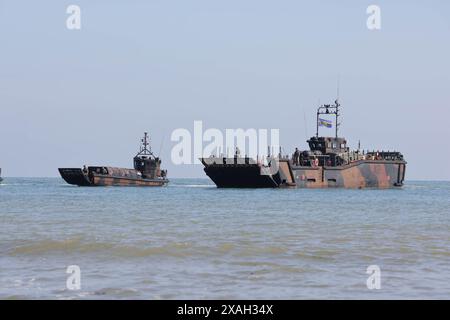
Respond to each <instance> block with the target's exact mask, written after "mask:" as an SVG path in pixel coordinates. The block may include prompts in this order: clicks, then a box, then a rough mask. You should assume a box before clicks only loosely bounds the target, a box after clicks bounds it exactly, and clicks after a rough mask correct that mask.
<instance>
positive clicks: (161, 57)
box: [0, 0, 450, 180]
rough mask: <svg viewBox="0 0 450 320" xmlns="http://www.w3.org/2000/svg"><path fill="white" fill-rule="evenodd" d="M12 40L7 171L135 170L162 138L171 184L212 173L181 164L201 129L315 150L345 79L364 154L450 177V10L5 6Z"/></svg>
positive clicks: (237, 0) (235, 1)
mask: <svg viewBox="0 0 450 320" xmlns="http://www.w3.org/2000/svg"><path fill="white" fill-rule="evenodd" d="M72 4H75V5H78V6H79V7H80V8H81V29H80V30H69V29H67V27H66V20H67V18H68V17H69V14H67V13H66V9H67V7H68V6H69V5H72ZM372 4H375V5H378V6H379V7H380V9H381V29H380V30H369V29H368V28H367V25H366V21H367V18H368V17H369V15H368V14H367V13H366V9H367V7H368V6H369V5H372ZM0 40H1V44H0V121H1V123H0V167H1V168H2V175H3V176H10V177H56V176H58V171H57V168H58V167H81V166H82V165H83V164H91V165H96V164H97V165H111V166H120V167H131V166H132V157H133V156H134V154H135V153H136V152H137V151H138V146H139V139H140V138H141V136H142V134H143V132H144V131H148V132H149V134H150V135H151V138H152V146H153V151H155V152H156V153H157V154H158V155H160V156H161V157H162V161H163V163H162V167H164V168H166V169H168V172H169V177H172V178H176V177H206V176H205V175H204V173H203V170H202V166H201V165H175V164H174V163H172V161H171V156H170V155H171V149H172V148H173V146H174V145H175V144H176V143H175V142H173V141H171V140H170V136H171V133H172V132H173V130H175V129H177V128H186V129H188V130H190V131H192V130H193V126H194V121H195V120H201V121H202V122H203V127H204V128H205V129H207V128H218V129H220V130H225V129H227V128H244V129H246V128H256V129H259V128H263V129H272V128H276V129H279V130H280V143H281V145H282V146H283V149H284V150H287V152H289V153H290V152H291V150H293V149H294V148H295V147H299V148H300V149H306V148H307V145H306V143H305V140H306V139H307V137H308V136H312V135H313V134H314V131H315V112H316V108H317V106H318V104H319V102H321V103H330V102H331V103H332V102H333V101H334V100H335V99H336V96H337V82H338V81H337V79H339V98H340V102H341V104H342V124H341V131H340V133H341V135H342V136H345V137H346V138H347V140H348V141H349V145H350V146H351V147H356V146H357V145H358V141H360V142H361V147H362V148H364V149H375V150H377V149H380V150H381V149H389V150H394V149H395V150H398V151H401V152H402V153H403V154H404V156H405V158H406V160H407V161H408V165H407V174H406V179H407V180H408V179H409V180H414V179H426V180H450V165H449V164H448V159H450V148H449V147H448V144H449V143H448V141H449V138H450V125H449V124H448V123H449V121H450V111H449V107H450V62H449V57H450V2H448V1H444V0H441V1H439V0H431V1H402V0H397V1H392V0H391V1H375V0H373V1H363V0H354V1H349V0H343V1H298V0H297V1H294V0H292V1H287V0H280V1H267V0H247V1H243V0H227V1H225V0H215V1H211V0H180V1H175V0H172V1H169V0H159V1H156V0H147V1H143V0H142V1H139V0H130V1H111V0H110V1H107V0H88V1H84V0H83V1H81V0H70V1H61V0H54V1H50V0H41V1H22V0H0ZM326 130H327V129H324V131H322V133H323V134H324V135H333V129H328V130H329V131H328V132H327V131H326Z"/></svg>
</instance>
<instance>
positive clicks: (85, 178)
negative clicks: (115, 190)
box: [58, 167, 169, 187]
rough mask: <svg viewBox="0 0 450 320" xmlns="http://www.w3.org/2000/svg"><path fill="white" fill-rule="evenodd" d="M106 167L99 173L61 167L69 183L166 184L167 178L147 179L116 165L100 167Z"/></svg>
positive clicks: (79, 184)
mask: <svg viewBox="0 0 450 320" xmlns="http://www.w3.org/2000/svg"><path fill="white" fill-rule="evenodd" d="M98 168H105V169H106V172H107V173H106V174H105V173H101V172H100V173H97V172H95V170H89V172H88V173H85V172H83V170H82V169H80V168H59V169H58V170H59V173H60V174H61V177H62V178H63V179H64V180H65V181H66V182H67V183H69V184H73V185H77V186H124V187H125V186H143V187H159V186H164V185H166V184H167V183H168V182H169V180H167V179H161V178H158V179H145V178H143V177H142V176H141V175H140V174H139V173H138V171H137V170H134V169H124V168H114V167H98Z"/></svg>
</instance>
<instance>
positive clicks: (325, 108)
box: [316, 99, 341, 138]
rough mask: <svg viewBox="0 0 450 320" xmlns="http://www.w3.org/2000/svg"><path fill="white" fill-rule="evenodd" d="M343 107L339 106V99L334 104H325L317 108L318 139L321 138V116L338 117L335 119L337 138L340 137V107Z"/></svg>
mask: <svg viewBox="0 0 450 320" xmlns="http://www.w3.org/2000/svg"><path fill="white" fill-rule="evenodd" d="M340 106H341V105H340V104H339V101H338V99H336V101H334V104H323V105H321V106H319V107H318V108H317V114H316V137H319V116H320V115H321V114H327V115H328V114H332V115H335V116H336V119H335V132H336V138H337V137H338V130H339V122H338V118H339V116H340V114H339V107H340Z"/></svg>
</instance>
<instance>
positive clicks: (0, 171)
mask: <svg viewBox="0 0 450 320" xmlns="http://www.w3.org/2000/svg"><path fill="white" fill-rule="evenodd" d="M2 181H3V178H2V168H0V182H2Z"/></svg>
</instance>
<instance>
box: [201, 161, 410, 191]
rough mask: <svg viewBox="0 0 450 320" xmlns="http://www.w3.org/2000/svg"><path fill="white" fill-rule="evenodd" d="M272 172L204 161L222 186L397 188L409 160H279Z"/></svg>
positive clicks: (256, 167)
mask: <svg viewBox="0 0 450 320" xmlns="http://www.w3.org/2000/svg"><path fill="white" fill-rule="evenodd" d="M279 163H280V165H279V169H278V170H277V171H276V172H275V173H273V174H266V173H264V170H263V169H264V168H263V167H262V166H261V165H259V164H248V165H236V164H214V165H208V164H206V163H205V162H204V165H205V168H204V171H205V173H206V174H207V175H208V177H210V178H211V180H212V181H213V182H214V183H215V184H216V185H217V187H219V188H227V187H228V188H279V187H297V188H354V189H357V188H380V189H384V188H396V187H401V186H402V185H403V181H404V178H405V169H406V162H404V161H385V160H377V161H368V160H361V161H355V162H353V163H350V164H347V165H344V166H339V167H321V166H318V167H309V166H308V167H302V166H293V165H292V162H291V161H287V160H282V161H280V162H279Z"/></svg>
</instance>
